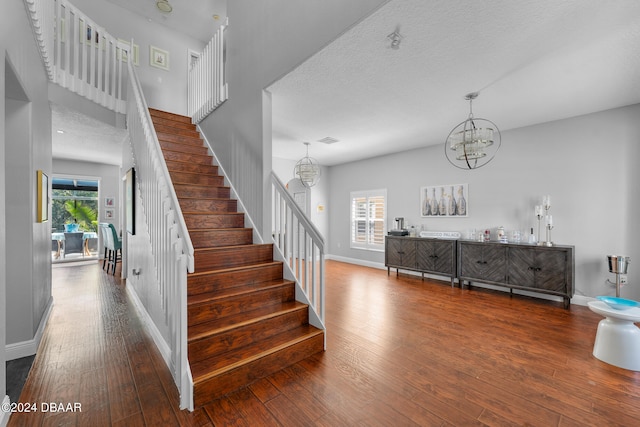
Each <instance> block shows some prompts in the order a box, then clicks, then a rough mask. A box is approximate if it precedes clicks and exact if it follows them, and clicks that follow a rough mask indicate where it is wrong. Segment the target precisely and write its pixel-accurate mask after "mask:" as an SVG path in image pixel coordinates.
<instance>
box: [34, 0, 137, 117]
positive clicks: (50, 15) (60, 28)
mask: <svg viewBox="0 0 640 427" xmlns="http://www.w3.org/2000/svg"><path fill="white" fill-rule="evenodd" d="M24 2H25V5H26V7H27V10H28V11H29V14H30V17H31V25H32V27H33V30H34V34H35V35H36V40H37V42H38V47H39V49H40V55H41V56H42V60H43V62H44V66H45V69H46V70H47V74H48V75H49V79H50V80H51V81H52V82H54V83H58V84H59V85H60V86H62V87H64V88H66V89H69V90H70V91H72V92H75V93H77V94H78V95H81V96H84V97H85V98H88V99H90V100H91V101H94V102H96V103H98V104H100V105H102V106H103V107H106V108H109V109H111V110H113V111H116V112H118V113H125V112H126V110H125V108H126V103H125V101H124V97H123V95H124V93H123V91H124V88H123V84H125V83H124V76H125V75H126V73H125V69H126V65H125V66H123V62H124V61H126V59H127V58H128V57H129V51H130V50H131V49H130V47H129V44H127V43H125V42H122V41H119V40H117V39H115V38H114V37H113V36H111V35H110V34H109V33H107V32H106V31H105V30H104V28H102V27H100V26H99V25H97V24H96V23H95V22H94V21H93V20H92V19H90V18H89V17H88V16H86V15H85V14H84V13H82V12H81V11H80V10H78V9H77V8H76V7H75V6H73V5H72V4H71V3H69V2H68V1H67V0H24Z"/></svg>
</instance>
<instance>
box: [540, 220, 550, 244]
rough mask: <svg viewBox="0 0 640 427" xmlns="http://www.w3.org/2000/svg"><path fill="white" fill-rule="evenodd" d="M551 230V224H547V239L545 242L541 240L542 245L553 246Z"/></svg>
mask: <svg viewBox="0 0 640 427" xmlns="http://www.w3.org/2000/svg"><path fill="white" fill-rule="evenodd" d="M551 230H553V224H547V239H546V241H545V242H542V243H541V245H543V246H553V242H552V241H551Z"/></svg>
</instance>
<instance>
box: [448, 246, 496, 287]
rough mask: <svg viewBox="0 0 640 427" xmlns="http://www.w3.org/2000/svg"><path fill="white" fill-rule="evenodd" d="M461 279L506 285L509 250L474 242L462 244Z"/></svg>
mask: <svg viewBox="0 0 640 427" xmlns="http://www.w3.org/2000/svg"><path fill="white" fill-rule="evenodd" d="M459 248H460V255H459V257H460V260H459V262H460V275H459V279H464V280H469V281H474V280H477V281H480V282H488V283H499V284H501V283H504V282H506V279H507V248H506V247H504V246H497V245H487V244H482V243H473V242H460V243H459Z"/></svg>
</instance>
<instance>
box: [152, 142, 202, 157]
mask: <svg viewBox="0 0 640 427" xmlns="http://www.w3.org/2000/svg"><path fill="white" fill-rule="evenodd" d="M166 142H172V143H174V144H180V143H179V142H175V141H166ZM198 148H200V147H198ZM202 148H205V149H206V150H208V148H207V147H205V146H204V145H203V146H202ZM206 150H202V151H203V152H202V153H185V152H184V151H180V150H177V149H174V148H173V147H162V152H165V151H171V152H173V153H178V154H188V155H190V156H200V157H209V158H210V157H211V155H210V154H208V152H206V153H205V152H204V151H206Z"/></svg>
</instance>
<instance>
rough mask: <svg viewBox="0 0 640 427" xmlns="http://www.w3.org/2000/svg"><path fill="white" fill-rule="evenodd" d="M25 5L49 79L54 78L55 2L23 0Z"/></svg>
mask: <svg viewBox="0 0 640 427" xmlns="http://www.w3.org/2000/svg"><path fill="white" fill-rule="evenodd" d="M24 4H25V7H26V8H27V11H28V12H29V17H30V18H31V19H30V20H29V21H30V22H31V28H32V29H33V34H34V35H35V38H36V43H37V44H38V49H39V51H40V56H41V57H42V62H43V63H44V68H45V70H46V71H47V75H48V76H49V80H51V81H53V79H54V78H55V71H54V64H53V43H54V26H55V19H54V12H55V3H54V2H53V1H46V0H24Z"/></svg>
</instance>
